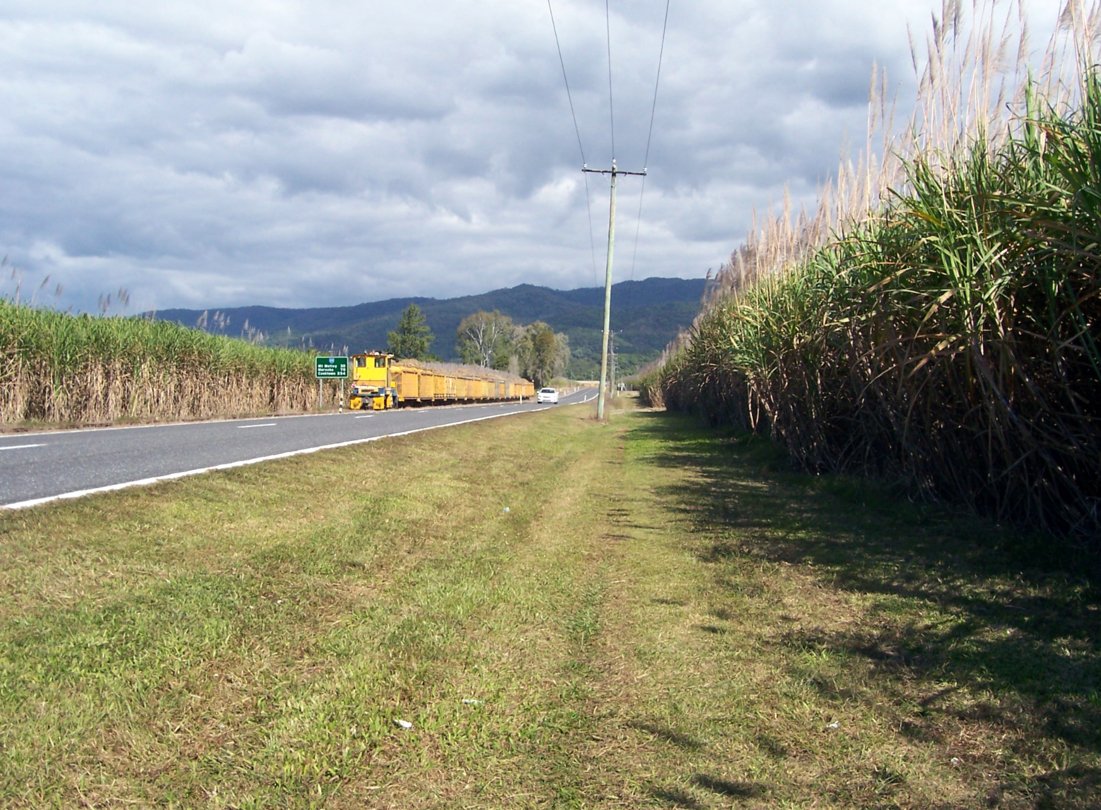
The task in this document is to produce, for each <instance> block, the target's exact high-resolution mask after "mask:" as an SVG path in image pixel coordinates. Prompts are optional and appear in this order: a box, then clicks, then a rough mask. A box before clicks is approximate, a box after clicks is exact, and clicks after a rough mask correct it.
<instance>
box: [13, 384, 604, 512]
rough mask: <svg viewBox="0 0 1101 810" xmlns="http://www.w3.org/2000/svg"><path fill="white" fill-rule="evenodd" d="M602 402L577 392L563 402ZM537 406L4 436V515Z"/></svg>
mask: <svg viewBox="0 0 1101 810" xmlns="http://www.w3.org/2000/svg"><path fill="white" fill-rule="evenodd" d="M594 397H595V392H593V391H580V392H577V393H575V394H570V395H569V396H565V397H563V398H562V404H571V403H579V402H583V401H588V400H591V399H593V398H594ZM553 407H555V406H553V405H536V404H534V403H529V402H525V403H522V404H521V403H494V404H490V405H466V406H462V407H422V408H404V409H401V410H396V411H380V412H370V411H348V412H345V413H342V414H327V415H310V416H284V417H274V418H268V419H240V420H229V421H219V422H189V423H186V424H173V425H149V426H142V427H130V428H106V429H89V430H66V431H53V432H46V433H20V434H7V435H2V436H0V508H5V509H20V508H25V507H30V506H36V505H38V504H41V503H47V502H49V501H52V500H57V499H60V498H75V497H81V496H84V495H90V494H93V493H96V492H104V491H110V490H114V489H122V488H125V487H129V486H138V485H142V484H149V483H153V482H156V481H165V480H170V479H173V478H181V477H184V476H187V475H197V474H199V473H203V472H208V471H210V470H216V469H228V468H230V467H237V466H242V465H244V464H256V463H259V462H262V461H267V460H270V459H274V458H284V457H286V456H292V455H298V454H301V453H311V452H317V451H319V450H325V449H330V448H334V447H344V446H347V445H350V444H358V443H362V442H369V441H376V440H378V439H382V438H385V437H387V436H398V435H405V434H408V433H416V432H419V431H423V430H432V429H434V428H442V427H448V426H452V425H459V424H465V423H468V422H474V421H479V420H483V419H495V418H500V417H504V416H514V415H517V414H523V413H531V412H534V411H539V410H545V409H546V408H553Z"/></svg>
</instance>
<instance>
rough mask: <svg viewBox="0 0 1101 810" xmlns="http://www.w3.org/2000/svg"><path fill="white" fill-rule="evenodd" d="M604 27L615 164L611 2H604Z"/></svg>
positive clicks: (609, 114)
mask: <svg viewBox="0 0 1101 810" xmlns="http://www.w3.org/2000/svg"><path fill="white" fill-rule="evenodd" d="M604 27H605V29H606V31H607V39H608V118H609V119H610V120H611V125H612V162H613V163H614V162H615V100H614V98H613V96H612V10H611V0H604Z"/></svg>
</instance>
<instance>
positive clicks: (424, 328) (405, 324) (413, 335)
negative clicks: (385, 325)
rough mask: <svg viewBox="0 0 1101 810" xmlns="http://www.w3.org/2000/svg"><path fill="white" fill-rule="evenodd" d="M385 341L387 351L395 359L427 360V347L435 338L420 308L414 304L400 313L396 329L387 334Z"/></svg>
mask: <svg viewBox="0 0 1101 810" xmlns="http://www.w3.org/2000/svg"><path fill="white" fill-rule="evenodd" d="M386 339H387V342H388V344H389V351H390V353H391V354H392V355H394V356H395V357H398V358H412V359H414V360H427V359H428V357H429V354H428V347H429V346H431V345H432V341H433V340H435V336H434V335H433V334H432V330H431V329H429V328H428V322H427V321H426V320H425V318H424V313H423V312H421V308H420V307H418V306H417V305H416V304H410V305H409V306H408V307H406V308H405V311H404V312H402V313H401V320H399V321H398V328H397V329H396V330H395V331H393V332H390V333H388V334H387V336H386Z"/></svg>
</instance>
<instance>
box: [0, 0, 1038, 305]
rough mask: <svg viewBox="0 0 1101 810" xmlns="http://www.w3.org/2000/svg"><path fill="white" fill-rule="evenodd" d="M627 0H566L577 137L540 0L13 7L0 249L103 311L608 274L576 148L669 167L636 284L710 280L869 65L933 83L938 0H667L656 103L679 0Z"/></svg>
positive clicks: (593, 198) (828, 167)
mask: <svg viewBox="0 0 1101 810" xmlns="http://www.w3.org/2000/svg"><path fill="white" fill-rule="evenodd" d="M1030 2H1035V0H1030ZM610 5H611V9H612V16H611V19H610V21H609V20H606V19H605V5H604V4H602V3H593V2H591V1H590V0H555V1H554V2H553V6H552V7H553V9H554V15H555V23H556V27H557V31H558V35H559V41H560V44H561V48H562V59H563V61H564V63H565V68H566V73H567V76H568V80H569V86H570V91H571V97H572V101H573V105H574V112H575V113H576V122H577V129H579V130H580V133H581V149H579V145H578V137H577V132H576V130H575V125H574V119H573V117H572V116H571V111H570V105H569V99H568V98H567V94H566V91H565V86H564V83H563V76H562V65H561V64H560V62H559V55H558V50H557V48H556V44H555V39H554V32H553V29H552V26H551V19H550V15H549V14H548V13H547V7H545V6H543V5H541V4H540V3H511V2H503V1H501V2H492V3H487V2H475V1H474V0H413V2H408V3H385V4H377V3H376V4H353V3H349V2H346V1H345V0H319V1H318V2H311V3H305V2H302V0H284V1H283V2H279V3H270V2H263V1H262V0H241V1H240V2H235V3H231V4H225V3H220V2H213V1H212V0H211V1H209V2H208V1H206V0H198V1H197V2H192V3H175V4H171V3H170V4H163V3H147V4H137V5H135V4H132V3H121V2H118V0H102V2H99V3H95V4H88V3H84V2H75V0H34V2H29V0H12V2H9V3H8V4H7V6H8V7H7V8H6V13H5V16H4V19H3V20H0V37H3V40H4V42H5V48H4V50H3V52H2V53H0V103H2V104H3V107H4V109H5V111H6V112H5V115H4V116H3V118H0V182H2V183H3V188H4V194H3V195H0V254H7V255H8V256H9V258H10V261H11V262H12V263H13V264H15V265H17V266H19V267H20V268H22V270H23V271H24V272H25V273H27V274H28V276H29V277H31V278H32V279H33V278H40V277H43V276H45V275H46V274H49V275H50V277H51V279H53V280H55V281H57V282H60V283H62V284H63V286H64V287H65V293H64V295H63V296H62V298H61V299H59V305H61V306H62V307H74V308H76V309H80V310H91V311H94V310H95V308H96V306H97V301H98V300H99V298H100V296H101V295H103V294H107V293H111V294H117V290H118V289H119V288H120V287H121V288H125V289H126V290H127V291H129V294H130V298H131V302H132V303H131V306H132V308H133V309H135V310H142V309H154V308H167V307H174V306H190V307H202V308H218V307H227V306H234V305H242V304H267V305H274V306H302V305H312V306H326V305H335V304H344V303H355V302H359V301H364V300H375V299H380V298H386V297H391V296H401V295H427V296H436V297H449V296H454V295H463V294H470V293H477V292H482V291H485V290H488V289H492V288H495V287H501V286H513V285H516V284H520V283H525V282H531V283H538V284H548V285H551V286H556V287H576V286H588V285H593V284H600V283H602V276H603V262H604V256H603V250H604V244H605V236H606V233H605V228H606V224H607V220H606V217H607V206H608V183H607V178H606V177H603V176H599V175H583V174H582V173H581V171H580V170H581V163H582V160H583V159H582V156H581V151H582V149H583V151H584V160H585V161H587V162H588V163H589V164H590V165H591V166H593V167H597V168H606V167H608V166H609V165H610V161H611V159H612V158H613V157H615V158H616V160H617V163H618V165H619V167H620V168H621V169H641V168H643V164H648V165H646V166H645V168H647V169H648V171H649V174H648V176H647V177H646V179H645V182H643V181H642V180H641V179H640V178H632V177H623V178H621V182H620V184H619V185H620V188H619V194H620V197H619V212H620V214H619V216H620V218H619V220H618V223H617V232H618V233H619V235H620V239H621V240H622V242H621V246H620V247H618V248H617V257H618V258H617V265H616V267H617V270H616V278H617V280H622V279H626V278H644V277H647V276H651V275H681V276H702V275H703V274H704V272H706V270H707V269H708V268H709V267H717V266H718V265H719V264H720V263H721V262H722V261H724V260H725V259H726V257H727V256H729V254H730V252H731V251H732V250H733V249H734V248H735V247H736V246H737V244H738V242H739V241H740V240H741V239H742V238H743V237H744V235H745V233H746V231H747V229H748V228H749V227H750V222H751V217H752V212H753V210H754V209H757V210H764V209H767V208H768V207H769V206H770V205H774V204H775V203H776V202H777V201H778V200H779V199H780V198H781V197H782V196H783V194H784V191H785V188H786V189H788V190H789V192H790V193H791V195H792V196H793V197H794V198H795V199H796V200H797V201H799V202H803V203H808V204H809V203H812V202H813V200H814V195H815V192H816V188H817V186H818V184H820V183H821V182H823V181H824V180H826V179H827V178H828V177H829V176H830V174H831V173H832V172H833V171H834V170H835V169H836V166H837V162H838V157H839V155H840V154H841V151H842V149H843V148H846V146H847V145H848V144H853V143H861V142H862V140H863V131H864V125H865V117H866V111H867V110H866V107H867V95H868V85H869V79H870V75H871V70H872V65H873V64H878V65H880V66H881V67H882V68H885V69H886V70H887V72H888V74H889V75H890V76H892V77H893V78H894V79H895V81H896V84H895V86H896V87H897V88H898V93H899V97H900V99H908V98H909V97H912V88H913V79H912V77H911V76H910V75H909V72H910V66H909V65H910V52H909V43H908V41H907V33H906V27H907V24H910V25H911V26H913V28H914V30H915V31H918V32H924V30H926V28H927V27H928V24H927V19H928V15H929V13H930V12H931V11H932V10H934V9H935V8H936V9H939V3H936V2H935V0H929V1H928V2H926V1H925V0H906V2H902V3H873V4H869V3H867V2H863V0H813V1H812V0H804V1H803V2H789V3H784V4H776V3H765V2H762V0H695V1H694V2H692V3H672V4H671V6H670V14H669V31H668V37H667V39H666V41H665V51H664V56H663V61H662V63H661V82H660V85H659V86H658V87H659V93H658V97H657V105H656V107H654V106H653V101H654V90H655V86H656V84H657V71H658V54H659V50H660V48H661V46H662V42H661V31H662V25H663V23H664V14H665V7H666V6H665V4H664V3H662V2H660V0H620V1H619V2H613V3H611V4H610ZM608 28H610V30H611V34H612V39H611V42H610V47H611V52H612V76H611V80H612V89H613V93H612V97H613V98H614V102H615V104H614V109H610V107H609V71H608V62H607V55H608V48H609V42H608V40H607V39H606V38H605V34H606V31H607V29H608ZM652 111H653V112H654V119H653V123H654V126H653V129H652V130H651V129H650V122H651V112H652ZM613 124H614V149H613ZM647 150H649V151H647ZM643 188H644V189H645V195H644V196H642V198H641V200H640V196H639V195H640V192H641V190H642V189H643ZM640 202H641V205H640ZM640 210H641V216H642V219H641V222H640V221H639V220H638V215H639V211H640ZM597 267H599V272H597V270H596V268H597ZM0 292H3V290H2V288H0Z"/></svg>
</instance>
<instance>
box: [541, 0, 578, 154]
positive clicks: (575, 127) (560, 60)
mask: <svg viewBox="0 0 1101 810" xmlns="http://www.w3.org/2000/svg"><path fill="white" fill-rule="evenodd" d="M547 11H549V12H550V18H551V28H553V29H554V45H555V47H556V48H558V64H560V65H561V66H562V81H563V82H565V83H566V98H567V99H569V102H570V115H571V116H572V117H573V131H574V132H575V133H576V134H577V148H578V151H580V152H581V165H585V163H586V162H587V161H586V160H585V147H584V146H582V145H581V128H580V127H579V126H578V125H577V113H576V112H575V111H574V108H573V94H572V93H571V92H570V80H569V79H568V78H567V77H566V60H565V59H563V58H562V43H561V42H559V40H558V26H557V25H556V24H555V22H554V9H553V8H552V7H551V0H547Z"/></svg>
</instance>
